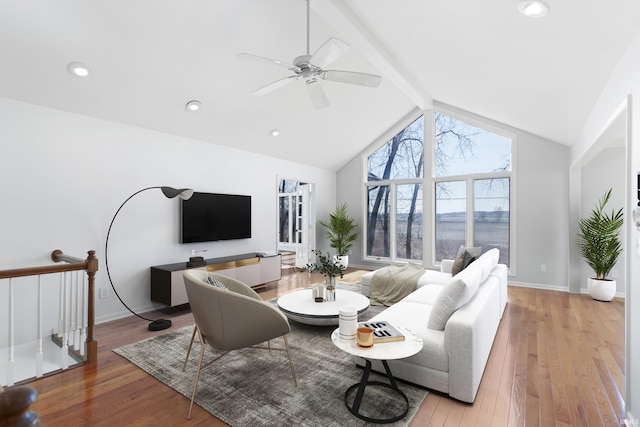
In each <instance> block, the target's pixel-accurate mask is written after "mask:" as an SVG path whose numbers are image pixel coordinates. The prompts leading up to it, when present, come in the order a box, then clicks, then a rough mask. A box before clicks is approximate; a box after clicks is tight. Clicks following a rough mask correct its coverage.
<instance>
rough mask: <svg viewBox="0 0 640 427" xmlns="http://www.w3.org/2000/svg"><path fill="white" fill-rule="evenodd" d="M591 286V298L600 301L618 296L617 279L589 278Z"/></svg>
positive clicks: (588, 283) (589, 285)
mask: <svg viewBox="0 0 640 427" xmlns="http://www.w3.org/2000/svg"><path fill="white" fill-rule="evenodd" d="M587 286H588V287H589V295H591V298H593V299H595V300H598V301H611V300H612V299H613V297H614V296H616V287H617V285H616V281H615V280H598V279H593V278H591V279H589V280H588V282H587Z"/></svg>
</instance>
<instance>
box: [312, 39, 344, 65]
mask: <svg viewBox="0 0 640 427" xmlns="http://www.w3.org/2000/svg"><path fill="white" fill-rule="evenodd" d="M347 50H349V45H348V44H346V43H345V42H343V41H342V40H340V39H337V38H335V37H331V38H330V39H329V40H327V41H326V42H325V43H324V44H323V45H322V46H320V48H319V49H318V50H316V53H314V54H313V56H312V57H311V58H310V59H309V63H311V64H313V65H314V66H316V67H318V68H324V67H326V66H327V65H329V64H331V63H332V62H333V61H335V60H336V59H338V58H340V57H341V56H342V55H343V54H344V53H345V52H346V51H347Z"/></svg>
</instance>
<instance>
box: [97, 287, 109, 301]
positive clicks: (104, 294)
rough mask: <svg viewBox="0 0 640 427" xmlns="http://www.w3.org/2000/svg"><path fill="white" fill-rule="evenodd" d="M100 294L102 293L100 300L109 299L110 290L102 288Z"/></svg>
mask: <svg viewBox="0 0 640 427" xmlns="http://www.w3.org/2000/svg"><path fill="white" fill-rule="evenodd" d="M99 293H100V298H101V299H104V298H107V297H108V296H109V289H107V288H100V291H99Z"/></svg>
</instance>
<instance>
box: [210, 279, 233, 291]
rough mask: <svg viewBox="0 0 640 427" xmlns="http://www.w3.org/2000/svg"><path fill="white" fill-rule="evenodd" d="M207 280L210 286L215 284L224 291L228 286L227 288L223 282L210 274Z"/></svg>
mask: <svg viewBox="0 0 640 427" xmlns="http://www.w3.org/2000/svg"><path fill="white" fill-rule="evenodd" d="M207 282H208V283H209V284H210V285H211V286H215V287H216V288H220V289H224V290H225V291H228V290H229V288H227V287H226V286H225V285H224V284H223V283H221V282H220V281H219V280H218V279H216V278H214V277H211V276H209V277H207Z"/></svg>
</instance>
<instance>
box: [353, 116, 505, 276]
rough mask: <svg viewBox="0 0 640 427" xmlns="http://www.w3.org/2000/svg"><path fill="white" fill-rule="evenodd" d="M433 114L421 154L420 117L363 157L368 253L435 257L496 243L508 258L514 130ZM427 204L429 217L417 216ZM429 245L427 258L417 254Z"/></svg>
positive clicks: (436, 259) (398, 257)
mask: <svg viewBox="0 0 640 427" xmlns="http://www.w3.org/2000/svg"><path fill="white" fill-rule="evenodd" d="M433 119H434V121H433V123H434V127H433V134H432V135H433V136H432V137H429V138H428V141H430V142H429V143H430V144H433V145H432V149H431V150H427V152H428V153H431V154H432V155H431V156H428V157H429V159H427V162H425V150H424V140H425V135H424V118H423V117H419V118H417V119H415V120H414V121H413V122H411V123H409V124H408V125H407V126H406V127H404V128H403V129H402V130H401V131H400V132H398V133H397V134H396V135H395V136H393V137H392V138H391V139H389V140H388V141H386V142H385V143H384V144H382V146H380V147H379V148H378V149H377V150H375V151H374V152H373V153H371V154H370V155H369V156H368V157H367V159H366V162H367V164H366V168H367V177H366V180H365V189H366V197H367V199H366V206H367V212H366V214H367V220H366V236H365V242H366V248H365V254H366V257H368V258H371V259H389V260H392V261H393V260H420V261H424V262H431V261H434V262H439V261H441V260H443V259H453V258H455V256H456V253H457V251H458V248H459V247H460V246H461V245H465V246H481V247H482V251H483V252H486V251H487V250H489V249H491V248H498V249H500V262H501V263H504V264H506V265H509V264H510V257H511V241H512V239H511V228H512V227H511V225H512V218H511V186H512V179H513V178H512V169H511V168H512V156H511V151H512V145H513V137H512V136H510V135H509V134H508V133H507V132H504V131H501V130H497V129H494V128H491V127H490V126H486V125H484V124H482V123H478V122H475V121H473V120H470V119H464V118H461V117H459V116H457V115H455V114H451V113H445V112H443V111H436V112H434V116H433ZM425 164H426V165H427V172H426V173H425V172H424V169H425V168H424V165H425ZM425 186H426V187H425ZM425 188H427V189H430V190H433V191H429V192H428V194H430V198H431V197H432V199H431V200H424V197H423V191H424V189H425ZM425 209H427V212H432V213H433V216H432V219H433V222H432V223H431V224H424V223H423V212H424V211H425ZM424 234H427V236H429V238H428V241H427V242H426V245H424V244H423V243H424V242H423V235H424ZM429 247H431V254H432V256H431V257H430V258H431V259H430V260H428V259H424V258H425V256H424V254H423V249H424V248H427V249H428V248H429Z"/></svg>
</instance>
